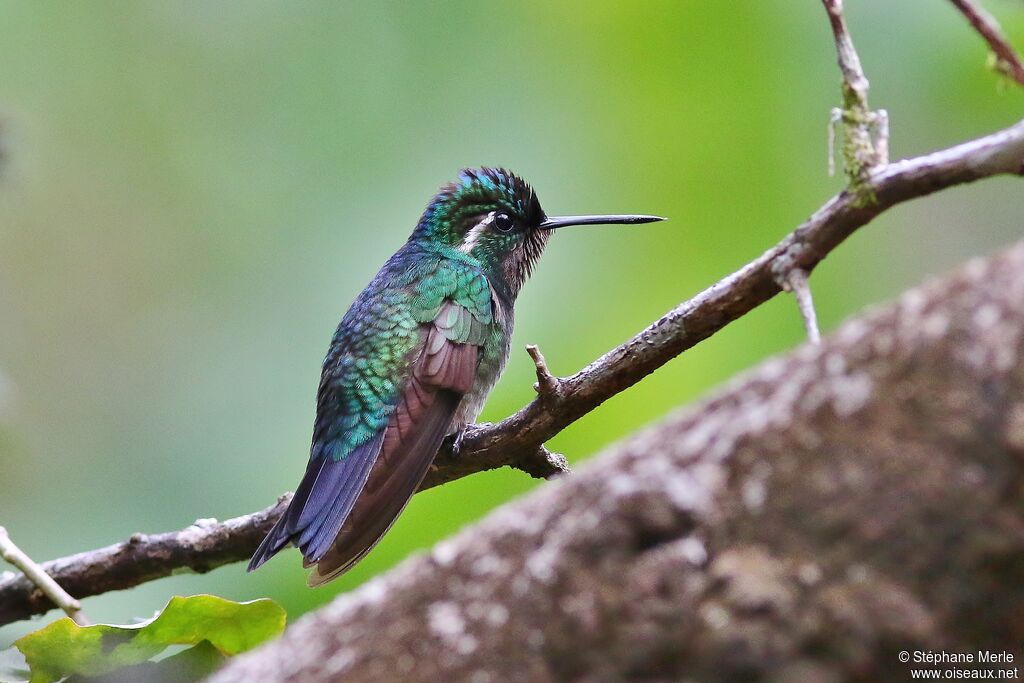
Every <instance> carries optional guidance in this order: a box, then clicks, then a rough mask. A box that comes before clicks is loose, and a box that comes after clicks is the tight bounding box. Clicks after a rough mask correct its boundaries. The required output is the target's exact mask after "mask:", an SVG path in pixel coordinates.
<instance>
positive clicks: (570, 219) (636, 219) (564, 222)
mask: <svg viewBox="0 0 1024 683" xmlns="http://www.w3.org/2000/svg"><path fill="white" fill-rule="evenodd" d="M663 220H665V219H664V218H662V217H661V216H642V215H630V214H627V215H624V216H552V217H550V218H545V219H544V220H543V221H542V222H541V224H540V225H538V226H537V228H538V229H539V230H555V229H556V228H566V227H568V226H570V225H635V224H638V223H654V222H655V221H663Z"/></svg>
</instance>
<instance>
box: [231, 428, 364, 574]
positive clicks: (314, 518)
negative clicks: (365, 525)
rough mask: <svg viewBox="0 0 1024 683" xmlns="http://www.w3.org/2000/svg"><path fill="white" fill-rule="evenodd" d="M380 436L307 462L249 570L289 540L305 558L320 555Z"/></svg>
mask: <svg viewBox="0 0 1024 683" xmlns="http://www.w3.org/2000/svg"><path fill="white" fill-rule="evenodd" d="M383 440H384V430H381V431H380V432H379V433H378V434H377V435H376V436H374V437H373V438H372V439H370V440H369V441H367V442H366V443H364V444H362V445H361V446H358V447H357V448H355V449H354V450H353V451H352V452H351V453H349V454H348V455H347V456H345V457H344V458H342V459H341V460H332V459H330V458H329V457H328V458H318V459H317V460H316V461H313V462H310V463H309V466H308V467H306V474H305V475H304V476H303V477H302V482H300V483H299V487H298V488H297V489H296V490H295V495H294V496H293V497H292V502H291V503H289V504H288V509H287V510H285V513H284V514H283V515H282V516H281V519H279V520H277V524H275V525H274V528H273V529H271V530H270V533H268V534H267V537H266V538H265V539H263V542H262V543H260V547H259V548H257V549H256V552H255V553H254V554H253V556H252V560H250V561H249V571H252V570H254V569H256V568H257V567H259V566H260V565H262V564H263V563H264V562H266V561H267V560H269V559H270V558H271V557H273V556H274V555H275V554H277V553H278V552H279V551H280V550H281V549H282V548H284V547H285V546H286V545H288V544H289V543H294V544H295V545H297V546H298V547H299V548H300V549H301V550H302V552H303V555H305V556H306V557H307V558H309V557H315V558H317V559H319V555H322V554H323V553H324V552H325V551H326V550H327V549H328V548H329V547H330V543H331V542H332V541H333V540H334V537H335V536H336V535H337V534H338V530H339V529H340V528H341V525H342V524H344V522H345V518H346V517H348V515H349V513H350V512H351V511H352V506H353V505H354V504H355V500H356V497H357V496H358V495H359V492H360V491H361V490H362V488H363V484H365V483H366V477H367V476H368V475H369V472H370V468H371V467H372V466H373V463H374V462H375V461H376V460H377V456H378V454H379V453H380V446H381V443H382V442H383Z"/></svg>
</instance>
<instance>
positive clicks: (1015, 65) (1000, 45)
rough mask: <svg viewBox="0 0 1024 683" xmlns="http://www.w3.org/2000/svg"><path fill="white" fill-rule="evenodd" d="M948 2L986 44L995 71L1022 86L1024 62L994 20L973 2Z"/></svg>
mask: <svg viewBox="0 0 1024 683" xmlns="http://www.w3.org/2000/svg"><path fill="white" fill-rule="evenodd" d="M950 2H952V3H953V5H955V6H956V8H957V9H958V10H960V13H961V14H963V15H964V16H965V17H967V21H969V22H971V26H973V27H974V30H975V31H977V32H978V34H979V35H981V37H982V38H983V39H984V40H985V42H986V43H988V46H989V48H990V49H991V50H992V53H993V54H994V55H995V56H996V64H995V66H996V69H997V70H998V71H999V72H1000V73H1002V74H1005V75H1006V76H1007V77H1008V78H1011V79H1013V80H1014V81H1016V82H1017V83H1019V84H1020V85H1024V61H1021V58H1020V55H1018V54H1017V51H1016V50H1014V49H1013V46H1012V45H1010V41H1008V40H1007V39H1006V36H1004V35H1003V30H1002V29H1001V28H1000V27H999V22H998V21H996V18H995V17H994V16H992V15H991V14H989V13H988V12H987V11H986V10H985V8H984V7H982V6H981V5H979V4H977V3H976V2H974V0H950Z"/></svg>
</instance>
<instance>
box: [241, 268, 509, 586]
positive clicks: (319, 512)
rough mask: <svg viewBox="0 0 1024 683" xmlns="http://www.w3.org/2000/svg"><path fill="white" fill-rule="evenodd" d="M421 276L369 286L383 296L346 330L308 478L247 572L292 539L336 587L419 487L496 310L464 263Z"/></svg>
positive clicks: (334, 352)
mask: <svg viewBox="0 0 1024 683" xmlns="http://www.w3.org/2000/svg"><path fill="white" fill-rule="evenodd" d="M385 268H387V266H386V267H385ZM382 274H384V271H382ZM413 274H414V275H418V277H416V278H410V280H411V281H409V282H407V283H403V282H402V280H401V279H400V278H398V277H397V276H396V274H394V273H391V274H389V275H388V278H389V280H390V283H391V286H390V287H388V288H374V287H373V285H371V287H370V288H367V291H374V292H375V293H374V294H371V295H368V294H367V293H366V292H364V294H363V295H361V296H360V298H359V299H357V301H356V302H355V303H354V304H353V306H352V309H350V311H349V313H348V314H346V316H345V319H344V320H343V321H342V324H341V325H340V326H339V329H338V333H337V334H336V336H335V340H334V343H333V344H332V348H331V352H330V353H329V354H328V358H327V361H325V364H324V372H323V375H322V379H321V386H320V392H319V395H318V409H317V420H316V423H315V426H314V435H313V445H312V449H311V455H310V462H309V465H308V466H307V469H306V474H305V476H304V478H303V480H302V482H301V483H300V485H299V487H298V489H297V490H296V492H295V496H294V497H293V499H292V503H291V504H290V506H289V509H288V511H287V512H286V513H285V515H284V516H283V517H282V519H281V520H280V521H279V522H278V524H277V525H276V526H275V528H274V529H273V530H272V531H271V533H270V534H268V536H267V538H266V539H265V540H264V542H263V544H262V545H261V546H260V548H259V550H257V552H256V554H255V555H254V556H253V559H252V561H251V562H250V569H255V568H256V567H258V566H259V565H260V564H262V563H263V562H265V561H266V560H267V559H269V558H270V557H271V556H273V554H275V553H276V552H277V551H278V550H280V549H281V548H283V547H284V546H285V545H287V544H288V543H289V542H291V543H294V544H295V545H296V546H298V547H299V548H300V549H301V550H302V553H303V556H304V558H305V562H306V564H307V566H308V565H310V564H315V563H317V562H319V563H320V565H319V566H318V571H317V573H315V574H314V575H313V577H312V578H311V581H315V582H321V581H323V580H327V579H328V578H333V577H334V576H337V575H338V574H339V573H341V571H344V569H347V568H348V567H349V566H351V564H353V563H354V562H355V561H357V560H358V559H359V558H360V557H362V555H364V554H365V553H366V552H367V551H368V550H369V549H370V548H372V547H373V545H374V544H375V543H376V541H377V540H378V539H379V538H380V536H381V535H383V533H384V532H385V531H386V530H387V528H388V527H389V526H390V524H391V523H392V522H393V521H394V518H395V517H397V516H398V514H399V513H400V512H401V510H402V508H403V507H404V506H405V503H406V502H407V501H408V499H409V498H410V497H411V496H412V494H413V493H414V492H415V490H416V488H417V487H418V486H419V483H420V481H421V480H422V477H423V476H424V474H425V472H426V469H427V467H429V465H430V462H431V461H432V460H433V457H434V455H435V454H436V452H437V449H438V448H439V446H440V443H441V441H442V440H443V438H444V436H445V434H446V433H447V432H448V431H449V429H450V427H451V425H452V421H453V418H454V415H455V411H456V410H457V408H458V405H459V402H460V401H461V399H462V396H463V395H464V394H465V393H467V392H468V391H469V390H470V389H471V388H472V384H473V379H474V376H475V371H476V365H477V359H478V350H479V346H480V345H481V344H482V343H483V340H484V339H485V337H486V332H487V329H488V325H489V324H490V323H491V304H490V295H489V288H488V287H487V283H486V280H485V279H484V278H483V276H482V275H481V274H479V272H478V271H475V270H473V269H470V268H466V267H463V266H461V265H460V264H451V263H450V262H447V261H438V262H436V263H435V264H433V268H432V269H431V270H427V271H426V272H424V271H422V270H421V271H420V272H419V273H413ZM405 276H406V277H409V274H408V272H406V273H405ZM380 278H381V276H378V279H380ZM396 282H397V286H395V283H396ZM481 293H482V294H483V297H482V296H481ZM484 297H486V300H483V298H484ZM339 531H341V534H340V535H339Z"/></svg>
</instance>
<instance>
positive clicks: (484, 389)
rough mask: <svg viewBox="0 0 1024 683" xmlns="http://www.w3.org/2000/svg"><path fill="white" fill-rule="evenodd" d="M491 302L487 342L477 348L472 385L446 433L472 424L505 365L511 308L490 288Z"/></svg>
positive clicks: (512, 315) (510, 327)
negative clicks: (478, 356) (491, 310)
mask: <svg viewBox="0 0 1024 683" xmlns="http://www.w3.org/2000/svg"><path fill="white" fill-rule="evenodd" d="M491 301H492V304H493V311H494V320H493V321H492V323H491V329H490V331H489V334H488V337H487V340H486V341H485V342H484V345H483V348H482V349H481V353H480V359H479V365H478V366H477V370H476V380H475V381H474V382H473V388H472V390H471V391H470V392H469V393H467V394H466V395H465V397H463V399H462V403H461V404H460V405H459V410H458V413H457V414H456V419H455V421H454V424H453V425H452V429H451V430H450V433H456V432H458V431H459V430H461V429H463V428H464V427H465V426H466V425H469V424H472V423H473V422H476V419H477V417H479V416H480V411H482V410H483V407H484V403H486V401H487V396H488V395H489V394H490V393H491V390H492V389H493V388H494V385H495V384H496V383H497V382H498V378H499V377H501V373H502V372H504V371H505V364H506V363H507V362H508V356H509V351H510V348H511V344H512V327H513V324H514V314H513V311H512V306H511V305H510V304H507V303H505V302H504V300H503V297H501V296H499V295H498V293H497V292H495V291H494V289H493V288H492V289H491Z"/></svg>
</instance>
